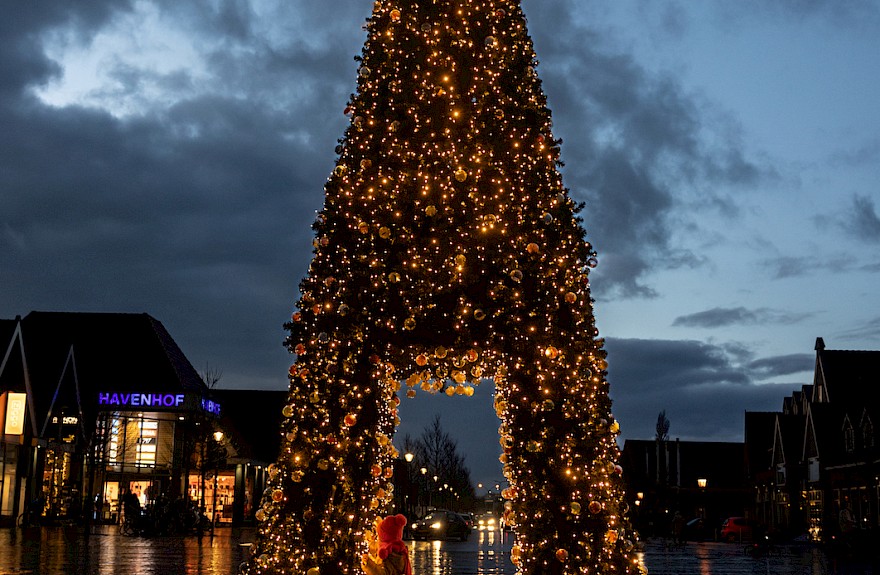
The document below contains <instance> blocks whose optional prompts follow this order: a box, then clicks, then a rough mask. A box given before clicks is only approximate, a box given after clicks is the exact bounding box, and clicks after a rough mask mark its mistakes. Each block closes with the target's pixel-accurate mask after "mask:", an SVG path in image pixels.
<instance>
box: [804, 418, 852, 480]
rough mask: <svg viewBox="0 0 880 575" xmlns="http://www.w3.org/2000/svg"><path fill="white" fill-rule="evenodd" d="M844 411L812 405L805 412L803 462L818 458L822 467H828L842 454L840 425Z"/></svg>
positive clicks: (842, 444)
mask: <svg viewBox="0 0 880 575" xmlns="http://www.w3.org/2000/svg"><path fill="white" fill-rule="evenodd" d="M845 415H846V410H845V409H843V408H841V407H839V406H837V405H833V404H828V403H812V404H810V407H809V410H808V412H807V420H806V433H805V435H804V460H807V459H809V458H810V457H820V458H821V459H822V461H823V465H826V466H827V465H830V464H832V463H834V462H835V461H836V460H837V459H839V458H840V455H841V454H842V452H843V447H844V441H843V429H842V427H841V424H842V422H843V419H844V417H845Z"/></svg>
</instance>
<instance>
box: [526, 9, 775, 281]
mask: <svg viewBox="0 0 880 575" xmlns="http://www.w3.org/2000/svg"><path fill="white" fill-rule="evenodd" d="M525 10H526V13H527V15H528V16H529V21H530V32H531V33H532V35H533V37H534V39H535V44H536V50H537V52H538V54H539V56H540V58H541V61H542V65H541V66H540V67H539V68H538V72H539V74H540V75H541V77H542V79H543V80H544V83H545V85H544V89H545V92H546V93H547V94H548V98H549V105H550V107H551V109H552V110H553V113H554V118H555V119H556V120H557V122H556V126H557V127H556V132H557V134H558V135H559V136H561V137H563V139H564V140H565V143H564V144H563V147H562V150H563V159H564V160H565V162H566V167H565V169H564V173H565V178H566V184H567V185H568V186H569V187H570V188H571V189H572V191H573V193H574V195H575V196H576V197H585V198H586V199H587V206H586V209H585V211H584V219H585V224H586V228H587V231H588V233H589V235H590V238H591V239H592V240H593V241H594V243H595V244H596V245H597V248H598V250H599V253H600V256H601V259H602V261H603V264H602V266H601V267H600V268H599V269H598V270H597V273H598V274H600V277H601V281H599V282H597V284H596V285H597V286H599V288H598V289H600V290H601V291H602V292H603V293H605V292H609V293H614V294H616V295H619V296H624V297H634V296H638V297H651V296H654V295H655V293H654V291H653V289H652V288H651V286H650V285H649V284H648V283H647V282H646V278H647V277H648V276H649V275H650V273H651V272H652V271H654V270H657V269H661V268H666V269H669V268H676V267H684V266H686V267H697V266H700V265H702V264H703V263H704V260H703V258H702V257H701V256H700V255H699V254H696V253H694V252H691V251H688V250H687V249H684V248H682V247H680V246H678V245H677V244H676V241H675V238H674V232H675V230H676V229H681V228H682V227H692V226H696V227H697V228H698V227H699V223H698V222H699V220H698V219H695V218H694V216H698V214H699V211H700V210H701V209H709V208H711V209H715V208H714V207H713V206H719V205H724V206H727V209H729V207H730V205H731V203H730V201H729V199H728V198H725V197H724V196H722V195H720V194H716V195H715V196H716V197H713V194H712V193H706V192H705V190H706V189H713V185H721V184H723V185H734V186H746V185H748V186H753V185H754V184H755V183H756V182H757V181H758V180H759V179H760V178H762V177H764V176H765V175H767V174H769V173H770V171H769V170H767V169H765V168H763V167H759V166H757V165H756V164H754V163H753V162H751V161H750V160H748V159H747V155H746V153H745V147H744V144H743V142H742V139H741V138H739V137H736V134H737V133H738V129H737V128H736V126H735V122H733V121H732V120H731V119H730V118H724V115H723V114H721V113H720V112H717V111H715V110H713V108H712V105H711V104H710V103H707V102H705V101H703V100H702V99H700V98H698V97H696V96H694V95H692V94H688V93H686V92H685V91H684V89H683V88H682V87H681V85H680V84H679V83H678V82H677V81H675V80H674V79H672V78H671V77H670V76H665V75H660V76H656V75H652V74H649V73H648V72H647V71H646V70H645V69H644V68H642V67H641V66H640V65H639V64H637V63H636V62H635V61H634V60H633V58H632V57H631V56H630V55H628V54H626V53H621V52H614V51H603V49H602V48H601V47H605V50H609V48H608V47H609V46H615V45H616V42H615V39H614V38H613V31H610V30H602V29H595V28H591V27H588V26H582V25H579V24H577V22H576V20H575V21H573V20H572V18H571V14H573V13H581V11H580V10H579V7H578V6H577V3H575V2H555V3H542V4H541V5H540V7H536V6H533V5H532V4H530V3H526V6H525ZM669 18H672V21H671V22H670V21H667V19H661V24H659V25H660V26H672V25H673V24H674V23H675V18H674V15H670V16H669ZM560 21H567V22H569V23H571V25H568V26H564V27H560V26H558V22H560ZM677 25H681V26H683V25H684V23H681V22H679V24H677ZM719 119H720V120H721V121H719ZM706 134H708V135H706ZM692 196H693V197H696V199H695V200H689V199H687V198H688V197H692ZM684 207H688V208H689V210H688V211H685V210H683V209H682V208H684ZM691 212H693V213H691ZM683 222H684V223H683Z"/></svg>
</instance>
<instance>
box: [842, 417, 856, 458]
mask: <svg viewBox="0 0 880 575" xmlns="http://www.w3.org/2000/svg"><path fill="white" fill-rule="evenodd" d="M843 444H844V449H845V450H846V452H847V453H852V452H853V451H855V450H856V434H855V432H854V431H853V426H852V424H851V423H850V422H849V420H848V419H847V420H846V422H845V423H844V424H843Z"/></svg>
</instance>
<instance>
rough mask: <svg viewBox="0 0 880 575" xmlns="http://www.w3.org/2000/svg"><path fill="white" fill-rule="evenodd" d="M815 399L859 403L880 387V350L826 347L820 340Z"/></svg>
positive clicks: (837, 402)
mask: <svg viewBox="0 0 880 575" xmlns="http://www.w3.org/2000/svg"><path fill="white" fill-rule="evenodd" d="M813 383H814V386H815V388H814V390H813V391H814V393H813V401H814V402H816V401H824V402H832V403H834V404H836V405H845V406H851V405H858V404H860V403H862V402H864V398H865V396H866V395H867V396H873V394H874V393H876V391H877V389H878V388H880V351H856V350H834V349H825V346H824V342H823V341H821V338H819V340H818V341H817V344H816V373H815V376H814V382H813Z"/></svg>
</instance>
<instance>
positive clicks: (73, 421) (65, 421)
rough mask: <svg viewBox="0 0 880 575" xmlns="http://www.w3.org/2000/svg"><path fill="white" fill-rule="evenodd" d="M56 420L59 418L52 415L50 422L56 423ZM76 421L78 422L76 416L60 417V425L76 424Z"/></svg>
mask: <svg viewBox="0 0 880 575" xmlns="http://www.w3.org/2000/svg"><path fill="white" fill-rule="evenodd" d="M58 421H59V418H58V417H57V416H52V423H58ZM77 423H79V418H78V417H72V416H69V415H66V416H64V417H62V418H61V424H62V425H76V424H77Z"/></svg>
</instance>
